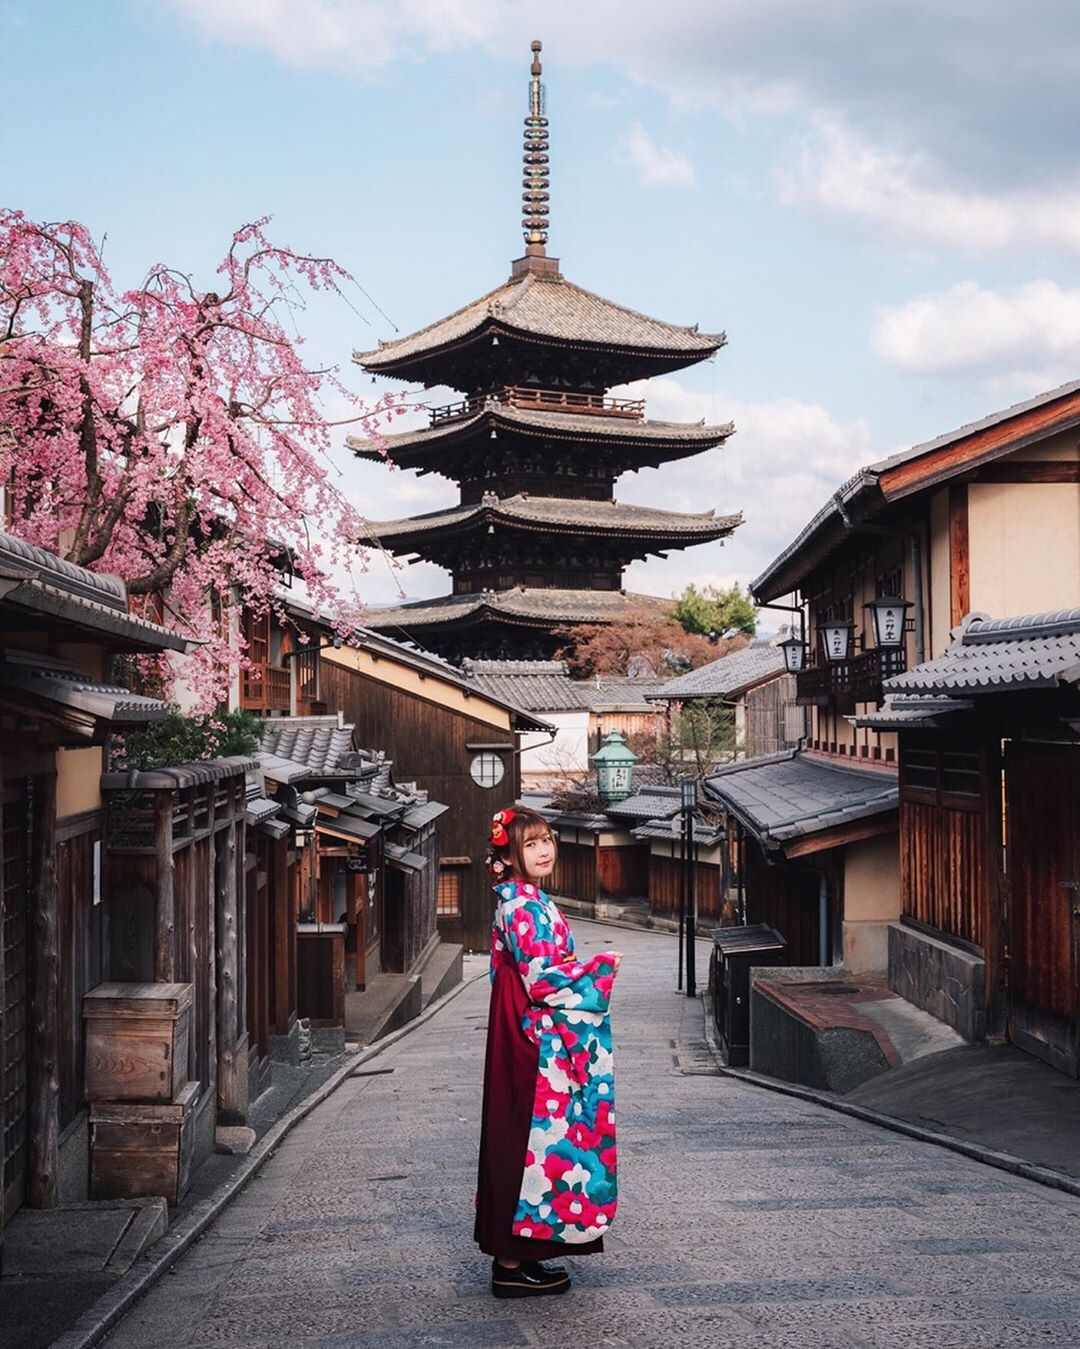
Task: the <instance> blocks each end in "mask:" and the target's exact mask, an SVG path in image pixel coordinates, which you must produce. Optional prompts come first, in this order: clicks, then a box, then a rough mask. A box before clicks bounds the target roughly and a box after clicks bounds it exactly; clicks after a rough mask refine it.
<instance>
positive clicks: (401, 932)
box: [257, 716, 448, 1047]
mask: <svg viewBox="0 0 1080 1349" xmlns="http://www.w3.org/2000/svg"><path fill="white" fill-rule="evenodd" d="M355 732H356V728H355V727H354V726H353V725H350V724H348V723H346V722H345V720H344V717H340V718H339V717H336V716H334V717H330V716H326V717H275V718H272V719H269V720H268V721H267V722H266V724H265V727H264V731H263V739H262V748H261V749H260V750H259V752H258V755H257V759H258V762H259V766H260V770H261V772H262V774H263V777H264V779H265V781H266V783H267V790H268V792H269V793H270V797H271V800H272V801H273V802H274V803H275V804H276V805H277V807H278V809H279V818H280V819H281V820H282V821H284V822H285V823H287V824H288V825H290V826H291V827H292V829H293V830H294V836H295V839H296V845H295V846H296V852H297V862H298V864H297V868H296V874H295V880H294V886H293V892H292V895H291V901H290V902H291V911H292V916H293V921H294V924H295V925H296V937H297V953H296V964H297V1002H296V1006H297V1011H298V1014H299V1016H301V1017H305V1018H307V1019H308V1020H309V1021H310V1022H311V1025H312V1027H313V1030H314V1032H315V1038H316V1040H317V1041H321V1042H322V1043H324V1044H326V1045H328V1046H330V1047H334V1046H336V1045H338V1044H340V1043H341V1042H342V1041H343V1040H344V1038H345V1034H346V1032H348V1031H350V1030H351V1029H352V1027H351V1026H350V1016H349V1007H350V1001H349V1000H350V998H351V997H352V995H354V994H362V993H364V992H365V990H366V989H367V987H368V984H369V982H370V981H371V980H372V979H373V978H374V977H375V976H376V975H379V974H396V975H402V976H407V977H409V978H411V977H412V976H414V975H415V974H416V973H417V971H418V970H419V969H420V967H421V966H422V965H423V963H424V961H425V959H426V958H427V957H428V956H429V955H430V954H431V951H432V949H433V947H434V946H435V945H437V944H438V941H439V934H438V930H437V925H436V912H435V911H436V889H437V876H438V858H439V855H440V854H439V841H438V835H437V822H438V821H439V820H440V818H441V817H443V816H444V815H445V814H446V813H447V810H448V807H447V806H446V805H443V804H442V803H441V802H438V801H434V800H432V799H431V798H430V796H429V794H428V792H427V791H426V790H424V789H423V788H420V787H417V786H416V785H415V784H414V783H406V782H400V781H395V779H394V776H393V771H392V770H393V763H392V761H391V760H390V759H389V758H387V756H386V754H385V753H384V752H382V751H373V750H364V749H357V748H356V733H355ZM353 1005H354V1008H355V1010H356V1012H357V1014H358V1015H357V1018H355V1019H356V1020H357V1022H358V1021H359V1019H360V1017H359V1014H360V1013H361V1012H362V1008H360V1007H358V1006H355V1000H354V1004H353Z"/></svg>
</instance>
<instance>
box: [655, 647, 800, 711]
mask: <svg viewBox="0 0 1080 1349" xmlns="http://www.w3.org/2000/svg"><path fill="white" fill-rule="evenodd" d="M783 672H784V654H783V652H782V651H781V650H780V649H779V647H775V646H771V645H770V644H769V643H768V642H752V643H751V644H750V645H749V646H744V647H743V648H742V650H741V651H733V652H731V654H730V655H727V656H721V657H720V659H719V660H714V661H710V662H709V664H708V665H702V666H701V667H700V668H699V669H697V670H690V671H688V672H687V673H686V674H684V675H679V677H678V678H677V679H669V680H668V681H667V683H666V684H661V685H660V687H659V688H658V689H657V691H656V695H655V696H656V697H658V698H730V697H731V696H732V695H733V694H736V693H741V692H742V691H743V690H744V689H748V688H752V687H753V686H754V685H755V684H762V683H764V682H765V680H767V679H772V678H773V677H774V676H776V675H778V674H783Z"/></svg>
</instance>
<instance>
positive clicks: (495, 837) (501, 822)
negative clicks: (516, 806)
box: [491, 810, 514, 848]
mask: <svg viewBox="0 0 1080 1349" xmlns="http://www.w3.org/2000/svg"><path fill="white" fill-rule="evenodd" d="M513 818H514V812H513V811H512V810H498V811H496V812H495V814H494V815H493V816H492V818H491V845H492V847H493V848H505V847H506V846H507V844H508V843H509V842H510V836H509V834H507V832H506V826H507V825H508V824H509V823H510V821H511V820H512V819H513Z"/></svg>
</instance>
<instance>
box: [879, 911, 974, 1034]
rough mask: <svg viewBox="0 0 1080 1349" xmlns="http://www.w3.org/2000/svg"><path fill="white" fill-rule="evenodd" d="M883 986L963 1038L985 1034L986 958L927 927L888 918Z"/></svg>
mask: <svg viewBox="0 0 1080 1349" xmlns="http://www.w3.org/2000/svg"><path fill="white" fill-rule="evenodd" d="M889 987H890V988H891V989H892V990H893V992H894V993H898V994H899V995H900V997H902V998H906V999H907V1001H908V1002H911V1003H914V1004H915V1006H916V1007H921V1008H922V1009H923V1010H924V1011H926V1012H929V1013H930V1015H931V1016H936V1017H937V1019H938V1020H939V1021H944V1022H945V1024H946V1025H947V1026H951V1027H952V1028H953V1030H955V1031H957V1032H958V1033H959V1034H960V1035H962V1036H963V1037H964V1039H965V1040H972V1041H975V1040H982V1039H983V1038H984V1037H985V1035H986V994H985V989H986V962H985V961H984V960H983V959H982V957H981V956H976V955H972V954H971V953H970V952H968V951H963V950H961V949H960V948H959V947H957V946H951V945H949V943H948V942H944V941H940V940H939V939H938V938H936V937H931V936H930V935H929V934H928V933H925V932H919V931H917V930H916V929H915V928H911V927H906V926H905V925H904V924H902V923H890V924H889Z"/></svg>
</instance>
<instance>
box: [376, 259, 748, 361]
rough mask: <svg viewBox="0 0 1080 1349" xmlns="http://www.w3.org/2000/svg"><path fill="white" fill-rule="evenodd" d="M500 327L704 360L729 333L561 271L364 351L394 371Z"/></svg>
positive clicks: (531, 276)
mask: <svg viewBox="0 0 1080 1349" xmlns="http://www.w3.org/2000/svg"><path fill="white" fill-rule="evenodd" d="M492 329H496V330H498V331H507V332H511V333H515V334H518V335H520V336H521V337H524V338H526V339H530V338H531V339H533V340H539V341H548V342H559V343H562V342H566V343H572V344H580V345H584V346H593V347H617V348H624V349H625V348H628V349H631V350H635V351H644V352H648V353H650V354H655V355H660V356H663V355H666V354H671V355H672V356H676V357H678V356H683V357H686V358H689V359H690V360H695V361H697V360H704V358H705V357H706V356H710V355H712V353H713V352H714V351H717V350H718V349H719V348H720V347H722V346H723V345H724V342H725V341H726V338H725V336H724V334H723V333H700V332H698V330H697V327H696V326H694V327H680V326H678V325H676V324H673V323H665V322H663V321H662V320H661V319H654V318H650V317H649V316H648V315H647V314H639V313H638V312H637V311H636V310H634V309H627V308H625V307H624V306H623V305H618V304H614V303H613V302H612V301H611V300H605V299H604V298H603V296H601V295H595V294H594V293H593V292H592V291H589V290H584V289H583V288H582V287H581V286H575V285H574V284H573V282H571V281H567V280H565V278H564V277H562V276H561V275H560V274H558V273H556V274H555V275H553V276H541V275H538V274H537V273H535V272H529V273H527V274H526V275H524V276H521V277H511V279H510V280H509V281H507V282H505V283H504V284H503V285H501V286H497V287H496V288H495V289H494V290H492V291H488V293H487V294H486V295H482V296H481V297H480V298H479V299H478V300H474V301H473V302H472V303H471V304H467V305H465V306H464V308H462V309H458V310H457V311H455V312H454V313H453V314H450V315H448V316H447V317H446V318H443V319H439V320H438V321H437V322H435V323H430V324H428V325H427V327H425V328H420V329H419V330H418V331H417V332H415V333H410V334H409V335H408V336H407V337H402V338H398V339H397V340H396V341H392V342H384V343H380V345H379V347H378V348H377V349H376V350H375V351H357V352H354V354H353V359H354V360H356V361H358V362H359V363H360V364H361V365H362V366H363V367H364V369H365V370H371V371H384V372H386V373H393V372H394V370H395V368H396V367H397V366H399V365H406V364H408V363H410V361H412V360H414V359H415V358H418V357H423V356H424V355H426V354H428V353H431V352H435V351H439V350H441V349H443V348H445V347H449V346H453V345H455V344H456V343H459V342H463V341H468V340H469V339H471V338H475V337H476V336H478V335H479V334H481V333H482V332H484V331H490V330H492Z"/></svg>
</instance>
